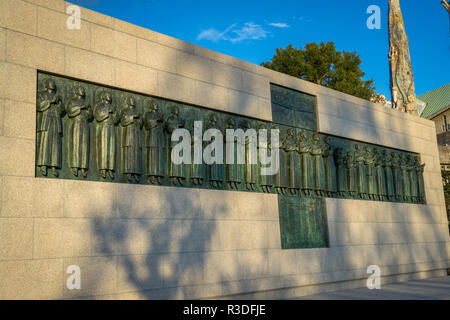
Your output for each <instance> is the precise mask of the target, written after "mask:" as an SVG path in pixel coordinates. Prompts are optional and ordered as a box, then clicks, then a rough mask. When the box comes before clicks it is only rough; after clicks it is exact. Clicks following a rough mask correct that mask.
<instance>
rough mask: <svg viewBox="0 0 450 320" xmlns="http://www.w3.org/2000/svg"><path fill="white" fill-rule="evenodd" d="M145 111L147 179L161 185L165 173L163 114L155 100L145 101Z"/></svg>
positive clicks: (165, 147)
mask: <svg viewBox="0 0 450 320" xmlns="http://www.w3.org/2000/svg"><path fill="white" fill-rule="evenodd" d="M147 110H148V111H147V112H146V113H145V115H144V128H145V130H146V131H147V132H146V133H147V134H146V139H145V146H146V148H147V159H146V160H147V161H146V165H147V181H148V183H150V184H154V185H161V184H162V179H163V178H164V175H165V172H164V170H165V162H166V157H165V155H166V152H167V146H166V134H165V132H164V114H163V112H162V111H161V108H160V104H159V102H158V101H156V100H153V99H151V100H148V101H147Z"/></svg>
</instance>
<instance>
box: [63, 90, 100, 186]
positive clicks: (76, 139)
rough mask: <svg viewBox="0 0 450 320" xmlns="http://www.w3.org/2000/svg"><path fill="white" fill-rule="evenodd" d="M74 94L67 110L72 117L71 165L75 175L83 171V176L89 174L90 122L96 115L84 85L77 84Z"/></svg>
mask: <svg viewBox="0 0 450 320" xmlns="http://www.w3.org/2000/svg"><path fill="white" fill-rule="evenodd" d="M72 92H73V96H72V98H71V99H70V100H69V102H67V105H66V112H67V116H68V117H69V119H70V129H69V130H70V135H71V144H70V146H71V150H70V154H71V156H70V160H69V162H70V167H71V168H72V173H73V175H74V176H75V177H78V173H79V172H81V175H82V176H83V177H86V176H87V170H88V168H89V144H90V129H89V122H90V121H91V120H92V119H93V117H94V115H93V112H92V108H91V106H90V104H89V102H88V100H87V99H86V90H85V89H84V88H83V87H82V86H76V87H74V88H73V90H72Z"/></svg>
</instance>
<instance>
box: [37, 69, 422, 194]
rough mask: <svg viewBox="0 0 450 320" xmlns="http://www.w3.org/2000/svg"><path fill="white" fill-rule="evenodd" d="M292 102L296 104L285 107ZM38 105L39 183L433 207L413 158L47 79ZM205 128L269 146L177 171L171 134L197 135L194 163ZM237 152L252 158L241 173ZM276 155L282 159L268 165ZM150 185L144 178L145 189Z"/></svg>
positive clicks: (244, 146) (42, 77) (244, 145)
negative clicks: (270, 168)
mask: <svg viewBox="0 0 450 320" xmlns="http://www.w3.org/2000/svg"><path fill="white" fill-rule="evenodd" d="M63 97H66V99H63ZM294 100H295V99H293V97H290V98H289V99H287V100H286V103H289V102H290V101H294ZM295 101H297V100H295ZM298 101H301V103H304V101H303V100H298ZM36 102H37V106H36V113H37V121H36V171H35V172H36V176H37V177H47V176H50V178H52V177H60V178H63V179H85V180H93V181H98V180H100V181H108V182H118V183H134V184H142V185H145V184H149V185H162V186H177V187H194V188H213V189H226V190H230V191H248V192H263V193H277V194H281V195H283V196H285V195H286V196H289V197H299V198H322V197H339V198H352V199H365V200H376V201H397V202H409V203H424V202H425V186H424V178H423V174H424V164H421V162H420V157H419V155H417V154H414V153H408V152H406V151H399V150H395V149H392V148H385V147H381V146H375V145H373V144H369V143H364V142H355V141H352V140H349V139H344V138H340V137H334V136H329V135H324V134H319V133H318V132H315V131H313V130H311V129H304V128H301V127H296V126H292V125H282V124H280V123H274V122H272V123H270V122H266V121H262V120H255V119H250V118H247V117H243V116H239V115H233V114H228V113H224V112H219V111H214V110H206V109H203V108H200V107H196V106H190V105H184V104H181V103H176V102H169V101H167V100H164V99H160V98H156V97H150V96H144V95H139V94H136V93H129V92H124V91H123V90H118V89H114V88H107V87H102V86H99V85H95V84H89V83H84V82H82V81H74V80H69V79H63V78H62V77H58V76H53V75H47V74H43V73H39V76H38V92H37V100H36ZM66 114H67V116H65V115H66ZM222 119H223V120H222ZM199 121H202V122H203V123H205V124H204V126H205V128H204V129H205V130H208V129H215V130H216V134H218V135H213V138H212V139H216V137H217V138H218V139H219V138H220V137H222V138H223V137H225V136H226V135H225V133H226V130H228V129H231V130H232V131H233V132H234V131H235V130H236V129H239V128H240V129H242V130H243V131H247V130H253V128H255V129H256V130H255V131H256V136H257V137H258V138H259V137H260V135H259V133H260V131H261V132H263V130H267V131H266V132H265V134H264V135H265V136H266V138H267V139H262V140H263V142H264V140H266V141H265V142H264V143H259V142H260V141H259V140H257V141H256V147H255V146H253V145H252V144H251V142H252V141H251V140H250V135H248V134H247V135H244V136H243V137H240V136H239V135H234V139H231V140H233V141H231V143H232V148H233V149H229V150H227V149H228V148H225V149H224V151H226V153H228V152H230V151H234V152H233V153H234V159H232V160H233V161H231V162H228V161H227V162H225V164H223V163H222V162H220V161H218V162H217V163H216V162H213V163H211V164H210V163H202V162H201V163H197V162H195V161H194V162H193V163H181V164H175V163H173V162H172V161H171V151H172V150H173V148H174V147H175V146H176V145H177V144H178V143H179V142H178V141H171V134H172V133H173V132H174V130H176V129H183V130H184V132H185V133H189V134H190V136H191V140H190V143H189V144H188V145H189V147H190V152H191V154H190V158H191V159H192V160H194V157H197V158H198V152H197V153H196V152H193V151H194V149H195V150H197V149H196V148H200V149H203V148H205V150H206V147H207V146H205V143H204V141H203V138H204V137H203V135H202V134H203V133H204V132H206V131H205V130H203V125H202V126H201V130H200V133H201V134H200V135H199V134H198V133H199V131H198V128H199V127H198V123H199ZM195 123H197V126H195ZM270 129H274V130H278V131H279V133H280V140H281V142H277V143H274V144H273V145H272V141H271V139H270V135H271V130H270ZM195 133H197V134H195ZM252 134H253V132H252V133H251V135H252ZM254 137H255V136H254V135H253V138H254ZM253 138H252V139H253ZM269 141H270V142H269ZM142 143H143V144H144V148H142ZM238 149H240V150H243V151H244V152H243V158H245V159H242V162H241V163H240V162H239V161H238V159H237V157H238ZM212 150H216V149H211V151H212ZM255 150H256V152H255ZM202 151H203V150H202ZM183 152H184V149H183ZM213 152H216V151H213ZM274 153H278V154H279V157H271V156H270V155H273V154H274ZM258 155H259V156H260V157H262V156H261V155H268V158H270V160H271V161H273V164H274V166H275V167H276V168H279V170H278V171H274V174H273V175H269V176H267V175H263V174H262V170H260V169H263V168H264V167H265V166H266V165H265V164H262V163H261V161H259V162H258V160H260V159H258ZM202 156H203V154H202ZM212 156H215V153H214V154H212ZM226 156H228V154H226ZM219 158H220V157H219ZM225 158H226V157H224V159H225ZM217 159H218V158H217ZM203 161H204V159H203ZM255 162H256V163H255ZM275 162H277V163H276V164H275ZM142 166H144V168H142ZM142 175H144V176H145V177H146V178H145V179H141V176H142ZM224 183H226V184H225V185H224Z"/></svg>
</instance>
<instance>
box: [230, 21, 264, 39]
mask: <svg viewBox="0 0 450 320" xmlns="http://www.w3.org/2000/svg"><path fill="white" fill-rule="evenodd" d="M233 33H235V34H236V35H237V37H234V38H230V39H228V40H229V41H231V42H232V43H236V42H241V41H245V40H260V39H264V38H266V37H267V34H268V32H267V31H266V30H264V29H263V28H262V27H261V26H260V25H258V24H254V23H253V22H247V23H245V24H244V26H243V27H242V28H240V29H237V30H233Z"/></svg>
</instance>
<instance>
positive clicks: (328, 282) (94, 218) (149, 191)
mask: <svg viewBox="0 0 450 320" xmlns="http://www.w3.org/2000/svg"><path fill="white" fill-rule="evenodd" d="M68 5H69V4H68V3H66V2H64V1H60V0H26V1H25V0H23V1H22V0H0V7H1V8H2V10H1V11H0V298H2V299H37V298H39V299H63V298H99V299H108V298H113V299H134V298H141V299H160V298H171V299H183V298H218V297H231V298H232V297H236V298H288V297H292V296H299V295H305V294H313V293H317V292H321V291H329V290H337V289H343V288H350V287H356V286H364V285H365V283H366V279H367V276H368V274H367V273H366V268H367V267H368V266H369V265H372V264H375V265H378V266H380V268H381V272H382V276H383V278H382V282H384V283H386V282H391V281H401V280H407V279H411V278H424V277H431V276H437V275H445V274H446V269H447V268H448V267H449V261H450V259H449V257H450V239H449V233H448V222H447V216H446V211H445V204H444V195H443V191H442V182H441V177H440V166H439V154H438V148H437V143H436V133H435V132H436V131H435V127H434V123H433V122H432V121H428V120H425V119H421V118H418V117H414V116H411V115H408V114H404V113H400V112H397V111H394V110H391V109H387V108H385V107H383V106H381V105H377V104H373V103H370V102H368V101H365V100H361V99H359V98H355V97H352V96H349V95H346V94H343V93H340V92H337V91H334V90H331V89H327V88H324V87H321V86H317V85H314V84H312V83H310V82H306V81H302V80H299V79H296V78H293V77H290V76H287V75H284V74H280V73H277V72H274V71H271V70H268V69H265V68H262V67H259V66H257V65H254V64H251V63H248V62H245V61H241V60H238V59H235V58H232V57H229V56H226V55H222V54H220V53H216V52H213V51H210V50H208V49H205V48H202V47H198V46H195V45H193V44H189V43H186V42H183V41H181V40H177V39H174V38H171V37H169V36H166V35H163V34H159V33H156V32H153V31H151V30H147V29H143V28H140V27H137V26H134V25H131V24H129V23H126V22H123V21H120V20H117V19H114V18H112V17H108V16H104V15H101V14H99V13H96V12H92V11H89V10H86V9H82V11H81V18H82V22H81V29H80V30H68V29H67V27H66V20H67V17H68V16H67V15H66V14H65V9H66V6H68ZM38 70H42V71H45V72H50V73H55V74H58V75H62V76H65V77H74V78H77V79H84V80H86V81H91V82H95V83H98V84H101V85H105V86H113V87H117V88H122V89H125V90H130V91H135V92H138V93H142V94H148V95H154V96H158V97H162V98H167V99H172V100H176V101H180V102H183V103H189V104H194V105H197V106H201V107H202V106H203V107H208V108H212V109H217V110H222V111H226V112H232V113H237V114H241V115H244V116H248V117H252V118H256V119H261V120H267V121H270V120H272V119H271V118H272V113H271V103H270V83H273V84H277V85H281V86H284V87H287V88H291V89H294V90H299V91H302V92H305V93H308V94H312V95H315V96H317V103H318V107H317V109H318V114H317V117H318V130H319V132H321V133H325V134H331V135H336V136H340V137H344V138H349V139H355V140H359V141H363V142H369V143H374V144H379V145H384V146H387V147H392V148H397V149H401V150H405V151H411V152H415V153H419V154H420V156H421V159H422V161H423V162H424V163H426V166H425V172H424V179H425V188H426V201H427V203H426V204H424V205H421V204H406V203H389V202H376V201H364V200H348V199H326V210H327V219H328V229H329V237H330V248H320V249H295V250H282V249H281V243H280V226H279V215H278V200H277V195H275V194H262V193H246V192H229V191H219V190H199V189H181V188H172V187H157V186H147V185H128V184H114V183H105V182H88V181H72V180H57V179H44V178H39V179H37V178H35V131H36V89H37V87H36V83H37V72H38ZM70 265H78V266H80V268H81V274H82V275H81V290H68V289H67V287H66V280H67V277H68V276H69V275H68V274H67V273H66V270H67V267H68V266H70Z"/></svg>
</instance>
